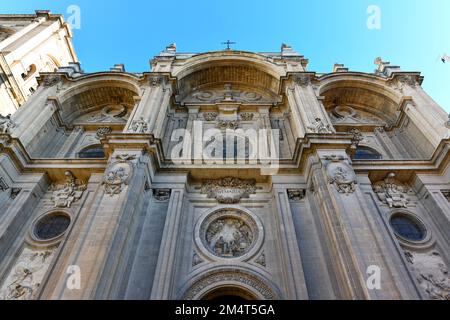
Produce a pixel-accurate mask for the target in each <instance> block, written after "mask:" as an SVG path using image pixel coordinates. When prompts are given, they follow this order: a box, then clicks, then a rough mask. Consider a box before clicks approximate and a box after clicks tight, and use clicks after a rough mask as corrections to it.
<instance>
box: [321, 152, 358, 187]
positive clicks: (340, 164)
mask: <svg viewBox="0 0 450 320" xmlns="http://www.w3.org/2000/svg"><path fill="white" fill-rule="evenodd" d="M324 160H326V161H328V164H327V165H326V171H327V175H328V182H329V183H330V184H334V186H335V187H336V189H337V191H338V192H339V193H342V194H345V195H349V194H352V193H353V192H355V190H356V184H357V181H356V175H355V172H354V171H353V168H352V167H351V166H350V165H349V164H347V163H346V162H345V160H346V158H345V157H343V156H336V155H331V156H326V157H324Z"/></svg>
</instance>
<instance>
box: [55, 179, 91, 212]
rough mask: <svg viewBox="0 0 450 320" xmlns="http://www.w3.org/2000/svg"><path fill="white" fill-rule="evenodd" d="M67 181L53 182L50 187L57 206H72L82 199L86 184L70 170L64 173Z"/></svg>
mask: <svg viewBox="0 0 450 320" xmlns="http://www.w3.org/2000/svg"><path fill="white" fill-rule="evenodd" d="M64 175H65V177H66V182H65V183H64V184H59V185H58V184H53V185H52V186H51V187H50V189H51V190H52V191H53V193H52V201H53V202H54V206H55V207H59V208H64V207H67V208H70V206H71V204H72V203H74V202H76V201H77V200H79V199H81V197H82V196H83V192H84V190H86V184H85V183H84V182H83V181H80V180H78V179H76V178H75V176H74V175H73V174H72V172H70V171H66V172H65V173H64Z"/></svg>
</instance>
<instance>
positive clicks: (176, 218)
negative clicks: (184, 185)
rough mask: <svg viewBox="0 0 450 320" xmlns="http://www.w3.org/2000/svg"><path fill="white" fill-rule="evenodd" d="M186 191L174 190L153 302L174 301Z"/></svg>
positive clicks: (153, 291) (155, 280) (160, 251)
mask: <svg viewBox="0 0 450 320" xmlns="http://www.w3.org/2000/svg"><path fill="white" fill-rule="evenodd" d="M183 198H184V189H181V188H177V189H172V193H171V195H170V200H169V207H168V209H167V218H166V222H165V225H164V233H163V237H162V241H161V247H160V250H159V256H158V264H157V266H156V274H155V278H154V281H153V288H152V295H151V298H150V299H152V300H166V299H174V298H175V297H174V296H173V295H174V292H173V289H174V288H173V282H174V276H175V269H176V268H177V265H176V263H175V259H176V256H177V252H176V249H177V243H178V241H179V234H180V233H179V230H180V222H181V216H182V213H183V210H182V208H183Z"/></svg>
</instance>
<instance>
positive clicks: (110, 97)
mask: <svg viewBox="0 0 450 320" xmlns="http://www.w3.org/2000/svg"><path fill="white" fill-rule="evenodd" d="M139 94H140V89H139V86H138V80H137V78H135V77H134V76H131V75H126V74H117V75H111V74H98V75H94V76H90V77H84V78H82V79H77V80H76V82H75V84H74V85H72V86H71V87H70V89H68V90H66V91H63V92H62V93H61V94H60V95H59V96H58V100H59V102H60V106H61V110H60V112H61V117H62V118H63V119H64V120H65V121H67V122H72V121H74V120H75V119H76V118H78V117H80V116H81V115H83V114H86V113H89V112H92V111H95V110H98V109H101V108H102V107H105V106H106V105H108V104H112V105H116V104H121V105H124V106H126V107H127V108H128V109H129V110H128V112H130V111H131V108H132V107H133V106H134V104H135V100H134V97H135V96H138V95H139Z"/></svg>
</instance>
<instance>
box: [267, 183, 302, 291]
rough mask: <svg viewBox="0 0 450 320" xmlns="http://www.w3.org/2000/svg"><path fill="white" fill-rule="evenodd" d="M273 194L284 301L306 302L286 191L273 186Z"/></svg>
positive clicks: (280, 187) (278, 186)
mask: <svg viewBox="0 0 450 320" xmlns="http://www.w3.org/2000/svg"><path fill="white" fill-rule="evenodd" d="M273 192H274V195H275V201H276V206H277V210H276V212H274V213H275V214H276V216H275V220H276V230H275V231H278V237H279V239H280V242H281V248H282V250H281V252H280V255H281V257H282V261H281V265H282V268H283V269H284V270H285V271H286V272H285V273H284V274H283V276H284V279H283V280H284V282H285V287H286V299H288V300H306V299H308V292H307V288H306V282H305V277H304V273H303V266H302V259H301V256H300V251H299V247H298V242H297V236H296V233H295V229H294V221H293V219H292V212H291V208H290V205H289V199H288V197H287V193H286V189H285V188H284V187H282V186H280V185H276V184H274V191H273Z"/></svg>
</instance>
